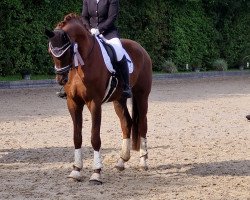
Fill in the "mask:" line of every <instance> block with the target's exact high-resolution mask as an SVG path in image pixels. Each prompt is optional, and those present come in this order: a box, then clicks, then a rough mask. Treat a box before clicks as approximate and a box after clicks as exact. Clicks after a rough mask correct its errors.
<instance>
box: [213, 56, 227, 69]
mask: <svg viewBox="0 0 250 200" xmlns="http://www.w3.org/2000/svg"><path fill="white" fill-rule="evenodd" d="M212 67H213V69H214V70H216V71H226V70H227V69H228V65H227V62H226V61H225V60H224V59H221V58H219V59H216V60H215V61H214V62H213V64H212Z"/></svg>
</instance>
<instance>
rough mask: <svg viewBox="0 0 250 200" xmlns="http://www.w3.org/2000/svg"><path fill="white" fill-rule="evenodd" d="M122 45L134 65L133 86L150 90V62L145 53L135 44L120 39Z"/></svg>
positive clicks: (131, 41)
mask: <svg viewBox="0 0 250 200" xmlns="http://www.w3.org/2000/svg"><path fill="white" fill-rule="evenodd" d="M121 41H122V45H123V47H124V49H125V50H126V51H127V53H128V54H129V56H130V58H131V59H132V62H133V64H134V71H133V73H132V77H131V83H132V85H133V86H138V87H139V86H141V87H144V88H150V89H151V84H152V61H151V58H150V56H149V54H148V53H147V51H146V50H145V49H144V48H143V47H142V46H141V45H140V44H139V43H137V42H135V41H133V40H130V39H122V40H121Z"/></svg>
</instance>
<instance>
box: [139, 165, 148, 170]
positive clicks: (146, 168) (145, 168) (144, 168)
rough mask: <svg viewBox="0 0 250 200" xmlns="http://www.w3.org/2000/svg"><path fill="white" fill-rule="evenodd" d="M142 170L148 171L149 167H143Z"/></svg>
mask: <svg viewBox="0 0 250 200" xmlns="http://www.w3.org/2000/svg"><path fill="white" fill-rule="evenodd" d="M140 170H142V171H148V166H141V167H140Z"/></svg>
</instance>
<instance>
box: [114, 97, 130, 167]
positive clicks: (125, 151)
mask: <svg viewBox="0 0 250 200" xmlns="http://www.w3.org/2000/svg"><path fill="white" fill-rule="evenodd" d="M114 108H115V111H116V114H117V116H118V117H119V119H120V123H121V128H122V133H123V140H122V150H121V154H120V158H119V160H118V162H117V163H116V165H115V167H116V168H117V169H118V170H120V171H122V170H124V169H125V162H127V161H128V160H129V159H130V149H131V141H130V133H131V126H132V121H131V117H130V115H129V112H128V109H127V106H126V99H123V100H121V101H115V102H114Z"/></svg>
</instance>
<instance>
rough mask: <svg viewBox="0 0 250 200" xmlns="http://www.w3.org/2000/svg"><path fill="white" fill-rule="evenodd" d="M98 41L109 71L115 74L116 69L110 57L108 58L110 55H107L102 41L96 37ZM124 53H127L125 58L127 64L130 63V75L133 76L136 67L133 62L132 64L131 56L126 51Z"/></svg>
mask: <svg viewBox="0 0 250 200" xmlns="http://www.w3.org/2000/svg"><path fill="white" fill-rule="evenodd" d="M96 40H97V41H98V43H99V46H100V48H101V51H102V56H103V59H104V62H105V64H106V67H107V69H108V70H109V71H110V73H114V72H115V69H114V67H113V65H112V63H111V60H110V57H109V56H108V53H107V51H106V49H105V47H104V46H103V44H102V43H101V41H100V39H99V38H98V37H96ZM124 53H125V56H126V58H127V60H128V61H127V63H128V68H129V73H130V74H131V73H132V72H133V71H134V65H133V62H132V60H131V58H130V56H129V55H128V53H127V52H126V51H125V49H124Z"/></svg>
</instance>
